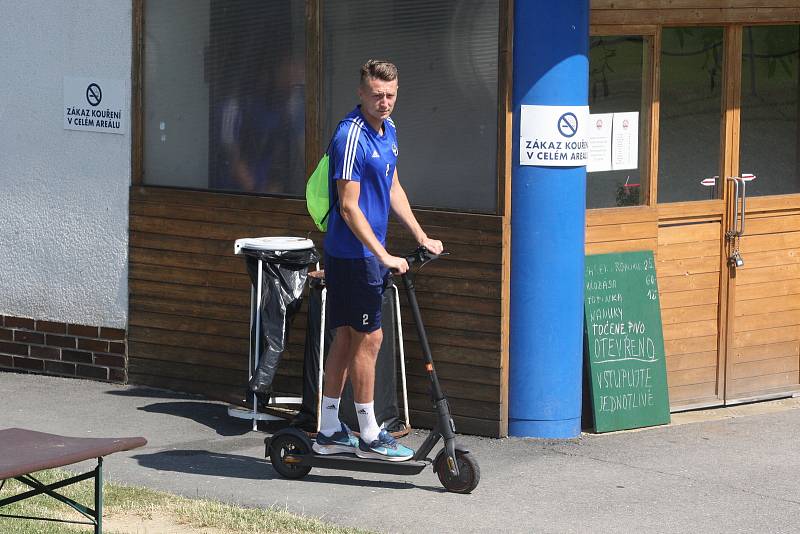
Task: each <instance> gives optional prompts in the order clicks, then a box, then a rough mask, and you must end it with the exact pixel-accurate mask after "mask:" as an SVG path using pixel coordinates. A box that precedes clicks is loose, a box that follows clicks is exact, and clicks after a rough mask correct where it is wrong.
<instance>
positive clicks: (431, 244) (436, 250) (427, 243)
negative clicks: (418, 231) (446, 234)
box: [420, 237, 444, 256]
mask: <svg viewBox="0 0 800 534" xmlns="http://www.w3.org/2000/svg"><path fill="white" fill-rule="evenodd" d="M420 245H422V246H423V247H425V248H426V249H428V252H430V253H431V254H434V255H437V256H438V255H439V254H441V253H442V251H443V250H444V245H442V242H441V241H439V240H438V239H430V238H428V237H426V238H425V239H423V240H422V242H421V243H420Z"/></svg>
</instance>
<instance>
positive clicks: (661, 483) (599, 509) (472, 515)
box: [0, 372, 800, 533]
mask: <svg viewBox="0 0 800 534" xmlns="http://www.w3.org/2000/svg"><path fill="white" fill-rule="evenodd" d="M0 400H2V410H0V428H5V427H23V428H29V429H32V430H39V431H42V432H51V433H56V434H65V435H71V436H87V437H91V436H97V437H110V436H138V435H141V436H145V437H146V438H147V439H148V442H149V443H148V445H147V446H146V447H145V448H142V449H138V450H135V451H129V452H125V453H119V454H115V455H113V456H110V457H108V458H107V459H106V462H105V463H104V466H105V472H106V476H107V477H108V478H109V479H111V480H115V481H119V482H124V483H127V484H135V485H142V486H146V487H150V488H154V489H160V490H166V491H169V492H172V493H177V494H182V495H186V496H190V497H197V496H199V497H206V498H213V499H218V500H222V501H226V502H230V503H235V504H240V505H244V506H251V507H266V506H271V505H277V506H280V507H288V509H289V510H291V511H293V512H296V513H300V514H306V515H309V516H314V517H320V518H322V519H324V520H326V521H330V522H334V523H337V524H342V525H350V526H358V527H362V528H367V529H371V530H374V531H376V532H460V533H466V532H496V531H503V532H507V533H516V532H559V533H560V532H576V533H577V532H580V533H583V532H631V533H641V532H704V533H715V532H720V533H722V532H725V533H731V532H786V533H789V532H800V442H799V441H798V430H799V429H800V399H787V400H782V401H773V402H769V403H760V404H755V405H750V406H740V407H734V408H726V409H721V410H713V411H706V412H694V413H687V414H674V416H673V420H674V423H673V424H672V425H669V426H665V427H659V428H651V429H645V430H639V431H632V432H619V433H612V434H606V435H583V436H581V437H580V438H578V439H575V440H569V441H550V440H538V439H520V438H506V439H489V438H480V437H473V436H462V437H461V438H460V441H461V442H462V443H464V444H465V445H466V446H468V447H469V448H470V450H472V451H473V452H474V453H475V455H476V457H477V458H478V461H479V463H480V468H481V483H480V485H479V486H478V488H477V489H476V490H475V492H474V493H473V494H472V495H457V494H451V493H446V492H444V490H443V488H442V487H441V485H440V484H439V481H438V479H437V478H436V475H435V474H434V473H433V471H432V470H431V469H426V470H425V471H423V473H422V474H420V475H417V476H414V477H402V476H392V475H377V474H374V475H373V474H369V473H349V472H343V471H326V470H318V469H315V470H312V471H311V473H310V474H309V475H308V476H307V477H305V478H304V479H301V480H286V479H282V478H280V477H279V476H278V475H277V474H276V473H275V472H274V471H273V470H272V468H271V466H270V464H269V462H268V461H266V460H265V458H264V446H263V440H264V437H265V436H266V435H267V434H265V433H264V432H252V431H251V430H250V423H249V421H243V420H237V419H232V418H230V417H228V415H227V406H226V405H224V404H222V403H218V402H214V401H209V400H206V399H203V398H201V397H196V396H191V395H185V394H180V393H173V392H169V391H164V390H156V389H150V388H142V387H136V386H117V385H112V384H105V383H100V382H91V381H84V380H75V379H62V378H53V377H44V376H34V375H23V374H15V373H7V372H0ZM424 436H425V433H424V432H422V431H415V432H414V433H412V435H411V436H409V437H407V438H404V443H406V444H408V445H409V446H412V447H413V446H415V445H417V444H419V443H421V442H422V440H423V439H424ZM91 465H92V464H91V463H88V464H86V466H87V467H88V466H91Z"/></svg>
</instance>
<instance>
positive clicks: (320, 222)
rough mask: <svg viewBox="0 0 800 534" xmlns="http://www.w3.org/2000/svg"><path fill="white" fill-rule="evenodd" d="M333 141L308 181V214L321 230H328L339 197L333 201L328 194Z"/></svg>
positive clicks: (346, 120) (350, 120)
mask: <svg viewBox="0 0 800 534" xmlns="http://www.w3.org/2000/svg"><path fill="white" fill-rule="evenodd" d="M342 122H354V121H353V120H352V119H345V120H343V121H341V122H340V123H339V124H341V123H342ZM336 127H337V128H338V127H339V126H338V125H337V126H336ZM331 143H333V139H331V140H330V142H329V143H328V148H326V149H325V154H323V155H322V158H321V159H320V160H319V163H317V168H316V169H314V172H312V173H311V176H309V177H308V182H307V183H306V207H307V208H308V214H309V215H311V218H312V219H314V224H315V225H317V228H319V231H320V232H327V231H328V215H330V214H331V210H332V209H333V207H334V206H335V205H336V202H338V199H337V200H336V201H335V202H333V203H331V200H330V196H329V194H328V193H329V190H328V182H329V180H330V175H329V174H328V172H329V169H328V164H329V162H330V157H329V156H328V151H329V150H330V149H331Z"/></svg>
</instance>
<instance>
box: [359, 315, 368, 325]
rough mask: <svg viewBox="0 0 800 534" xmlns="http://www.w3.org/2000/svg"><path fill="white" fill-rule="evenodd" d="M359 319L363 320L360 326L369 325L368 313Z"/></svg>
mask: <svg viewBox="0 0 800 534" xmlns="http://www.w3.org/2000/svg"><path fill="white" fill-rule="evenodd" d="M361 318H362V319H363V320H362V321H361V324H363V325H364V326H366V325H368V324H369V314H368V313H365V314H364V315H362V316H361Z"/></svg>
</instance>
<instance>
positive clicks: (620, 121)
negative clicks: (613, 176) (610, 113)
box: [611, 111, 639, 171]
mask: <svg viewBox="0 0 800 534" xmlns="http://www.w3.org/2000/svg"><path fill="white" fill-rule="evenodd" d="M613 137H614V139H613V140H612V142H611V146H612V147H613V151H614V154H613V160H612V163H611V166H612V167H613V168H614V170H615V171H619V170H623V169H638V168H639V112H638V111H629V112H627V113H614V134H613Z"/></svg>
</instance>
